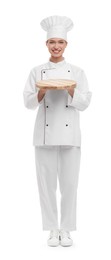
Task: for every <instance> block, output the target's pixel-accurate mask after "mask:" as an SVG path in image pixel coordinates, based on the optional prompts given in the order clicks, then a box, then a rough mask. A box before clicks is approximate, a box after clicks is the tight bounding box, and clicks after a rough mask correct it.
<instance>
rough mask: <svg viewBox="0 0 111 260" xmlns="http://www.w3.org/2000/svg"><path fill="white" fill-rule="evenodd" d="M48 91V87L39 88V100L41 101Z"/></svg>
mask: <svg viewBox="0 0 111 260" xmlns="http://www.w3.org/2000/svg"><path fill="white" fill-rule="evenodd" d="M46 91H47V89H46V88H42V89H40V90H39V92H38V95H37V98H38V102H40V101H41V100H42V99H43V97H44V96H45V93H46Z"/></svg>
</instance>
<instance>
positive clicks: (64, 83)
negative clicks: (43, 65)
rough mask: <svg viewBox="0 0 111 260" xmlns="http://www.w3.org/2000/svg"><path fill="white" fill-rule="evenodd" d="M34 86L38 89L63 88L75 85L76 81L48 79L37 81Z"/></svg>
mask: <svg viewBox="0 0 111 260" xmlns="http://www.w3.org/2000/svg"><path fill="white" fill-rule="evenodd" d="M36 87H38V88H40V89H42V88H47V89H65V88H68V87H69V88H70V87H76V82H75V81H74V80H69V79H48V80H40V81H37V82H36Z"/></svg>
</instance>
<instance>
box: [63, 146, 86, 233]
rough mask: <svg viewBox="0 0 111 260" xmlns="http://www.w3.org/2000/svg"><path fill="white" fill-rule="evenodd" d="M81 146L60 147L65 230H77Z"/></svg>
mask: <svg viewBox="0 0 111 260" xmlns="http://www.w3.org/2000/svg"><path fill="white" fill-rule="evenodd" d="M80 155H81V148H80V147H72V148H69V149H63V148H62V147H61V148H60V155H59V174H58V175H59V176H58V177H59V185H60V192H61V224H60V228H61V229H65V230H69V231H71V230H76V201H77V186H78V175H79V168H80Z"/></svg>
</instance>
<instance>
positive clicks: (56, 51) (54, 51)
mask: <svg viewBox="0 0 111 260" xmlns="http://www.w3.org/2000/svg"><path fill="white" fill-rule="evenodd" d="M60 51H61V50H52V52H53V53H55V54H58V53H59V52H60Z"/></svg>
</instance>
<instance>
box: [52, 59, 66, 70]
mask: <svg viewBox="0 0 111 260" xmlns="http://www.w3.org/2000/svg"><path fill="white" fill-rule="evenodd" d="M65 64H66V61H65V59H63V60H62V61H59V62H57V63H55V62H52V61H50V60H49V62H48V66H49V68H55V69H58V68H60V67H62V66H63V65H65Z"/></svg>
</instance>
